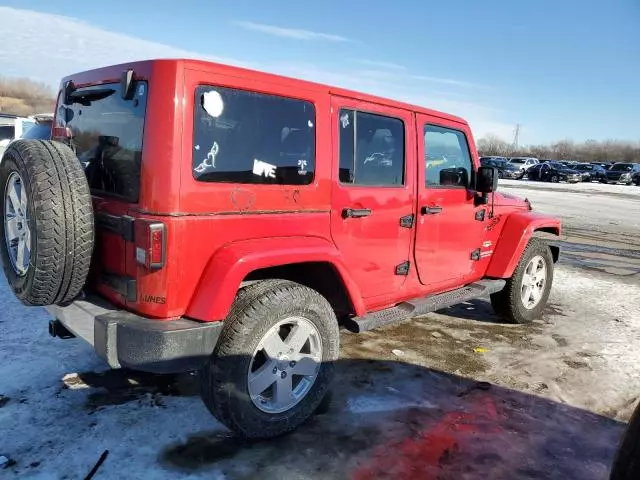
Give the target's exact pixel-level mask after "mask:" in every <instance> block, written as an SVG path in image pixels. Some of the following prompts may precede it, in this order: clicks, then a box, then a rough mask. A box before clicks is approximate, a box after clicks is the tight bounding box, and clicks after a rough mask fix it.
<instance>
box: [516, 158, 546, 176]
mask: <svg viewBox="0 0 640 480" xmlns="http://www.w3.org/2000/svg"><path fill="white" fill-rule="evenodd" d="M509 163H511V164H513V165H518V166H519V167H520V170H522V172H523V174H524V173H526V171H527V170H529V169H530V168H531V167H533V166H534V165H537V164H539V163H540V161H539V160H538V159H537V158H534V157H511V158H510V159H509Z"/></svg>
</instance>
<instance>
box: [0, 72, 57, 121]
mask: <svg viewBox="0 0 640 480" xmlns="http://www.w3.org/2000/svg"><path fill="white" fill-rule="evenodd" d="M54 104H55V97H54V93H53V91H52V90H51V88H50V87H48V86H47V85H45V84H44V83H40V82H34V81H33V80H30V79H28V78H11V79H10V78H0V113H10V114H13V115H20V116H26V115H32V114H34V113H43V112H50V111H51V110H52V109H53V106H54Z"/></svg>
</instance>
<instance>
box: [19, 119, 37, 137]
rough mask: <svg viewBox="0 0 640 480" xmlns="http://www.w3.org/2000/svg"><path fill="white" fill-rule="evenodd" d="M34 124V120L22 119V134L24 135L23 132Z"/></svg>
mask: <svg viewBox="0 0 640 480" xmlns="http://www.w3.org/2000/svg"><path fill="white" fill-rule="evenodd" d="M35 124H36V122H33V121H31V120H23V121H22V134H23V135H24V133H25V132H28V131H29V130H30V129H31V127H33V126H34V125H35Z"/></svg>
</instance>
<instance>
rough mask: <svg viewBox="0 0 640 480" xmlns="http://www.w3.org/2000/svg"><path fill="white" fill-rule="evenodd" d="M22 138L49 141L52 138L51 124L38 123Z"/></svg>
mask: <svg viewBox="0 0 640 480" xmlns="http://www.w3.org/2000/svg"><path fill="white" fill-rule="evenodd" d="M21 138H27V139H32V140H48V139H49V138H51V123H37V124H36V125H34V126H32V127H30V128H29V130H27V131H26V133H23V134H22V137H21Z"/></svg>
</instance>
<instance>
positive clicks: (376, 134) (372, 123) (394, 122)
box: [338, 109, 404, 186]
mask: <svg viewBox="0 0 640 480" xmlns="http://www.w3.org/2000/svg"><path fill="white" fill-rule="evenodd" d="M338 129H339V131H340V170H339V177H340V182H341V183H351V184H356V185H371V186H397V185H403V184H404V122H403V121H402V120H400V119H398V118H392V117H386V116H383V115H374V114H372V113H365V112H357V111H354V110H347V109H342V110H340V116H339V119H338Z"/></svg>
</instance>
